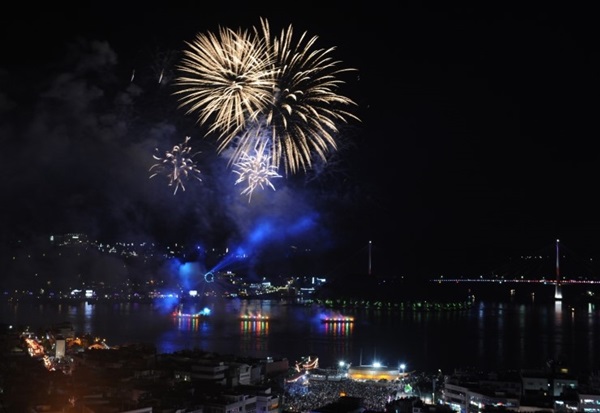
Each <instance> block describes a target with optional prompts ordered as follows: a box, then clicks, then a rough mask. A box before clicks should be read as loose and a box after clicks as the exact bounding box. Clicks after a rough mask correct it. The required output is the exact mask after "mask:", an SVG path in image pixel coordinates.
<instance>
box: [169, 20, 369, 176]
mask: <svg viewBox="0 0 600 413" xmlns="http://www.w3.org/2000/svg"><path fill="white" fill-rule="evenodd" d="M316 41H317V37H316V36H315V37H312V38H309V37H308V36H307V35H306V33H303V34H302V35H301V36H300V38H299V39H298V41H297V42H296V41H295V39H294V35H293V29H292V26H291V25H290V26H289V27H288V28H287V29H284V30H282V31H281V34H280V36H279V37H276V38H273V37H272V36H271V31H270V28H269V23H268V21H267V20H266V19H262V18H261V28H260V29H259V28H256V27H254V28H253V33H249V32H247V31H243V30H241V29H238V30H237V31H234V30H231V29H226V28H221V29H220V31H219V35H215V34H212V33H209V34H207V35H202V34H199V35H197V36H196V39H195V41H194V42H192V43H188V46H189V49H188V50H187V51H184V58H183V60H182V63H181V64H180V66H179V69H180V70H181V71H182V73H183V75H182V76H181V77H179V78H177V79H176V83H177V84H178V85H179V86H182V87H183V88H182V89H181V90H178V91H176V92H175V94H179V95H180V100H181V102H182V103H181V106H189V110H188V112H187V113H188V114H189V113H192V112H198V113H199V117H198V122H199V123H200V124H209V130H208V133H207V134H211V133H215V132H216V133H217V134H218V142H219V145H218V147H217V150H218V152H222V151H224V150H225V149H232V151H231V157H230V164H231V165H236V164H239V163H245V162H246V161H247V159H246V157H247V154H248V153H252V151H253V150H254V149H255V148H256V146H257V143H256V142H257V139H264V138H262V137H261V138H258V137H257V134H256V133H255V131H256V130H260V131H262V132H264V133H263V134H262V135H261V136H264V134H266V135H268V136H269V143H268V144H267V146H265V147H264V149H265V150H266V151H268V153H269V156H270V163H271V164H272V165H273V167H274V168H275V170H278V169H279V166H280V165H283V167H284V169H285V173H286V175H287V174H295V173H297V172H299V171H304V172H306V171H307V170H309V169H310V168H311V167H312V162H313V159H315V158H316V159H318V160H319V161H326V160H327V155H328V154H329V153H331V152H332V151H335V150H337V144H336V135H338V133H339V131H338V129H337V125H338V123H339V122H343V123H348V122H349V121H350V120H351V119H353V120H359V119H358V118H357V117H356V116H355V115H353V114H352V113H351V112H350V111H348V110H346V108H348V107H349V106H355V105H356V103H355V102H354V101H352V100H351V99H350V98H348V97H345V96H343V95H340V94H339V93H338V90H339V88H340V86H341V85H342V84H343V81H341V80H340V79H338V76H339V75H340V74H342V73H344V72H349V71H354V70H355V69H350V68H348V69H344V68H341V67H340V64H341V62H340V61H337V60H334V59H333V58H332V57H331V54H332V52H333V51H334V50H335V49H334V48H329V49H317V48H315V47H314V46H315V43H316ZM181 106H180V107H181ZM211 121H213V122H212V123H210V122H211ZM261 145H263V144H261ZM263 146H264V145H263Z"/></svg>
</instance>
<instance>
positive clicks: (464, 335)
mask: <svg viewBox="0 0 600 413" xmlns="http://www.w3.org/2000/svg"><path fill="white" fill-rule="evenodd" d="M189 305H190V307H189V308H190V310H191V311H193V310H194V309H195V308H196V307H197V308H200V307H203V306H205V305H206V306H209V307H210V309H211V311H212V313H211V316H210V317H208V318H177V317H173V316H172V315H171V312H170V311H166V310H165V306H163V305H162V304H161V303H154V304H140V303H96V304H89V303H87V304H86V303H78V304H64V303H63V304H56V303H35V302H29V303H28V302H22V303H18V304H14V303H8V302H5V301H0V323H5V324H13V325H16V326H23V325H29V326H31V327H32V328H33V329H38V330H39V329H44V328H48V327H50V326H52V325H53V324H56V323H60V322H64V321H68V322H70V323H72V324H73V326H74V328H75V330H76V331H77V332H81V333H91V334H93V335H95V336H100V337H104V338H106V340H107V342H108V344H109V345H119V344H128V343H147V344H154V345H155V346H156V348H157V350H158V351H159V352H160V353H172V352H175V351H178V350H182V349H199V350H205V351H210V352H216V353H220V354H234V355H240V356H251V357H267V356H271V357H275V358H278V357H286V358H288V359H289V360H290V363H293V362H294V361H296V360H299V359H300V358H301V357H302V356H306V355H316V356H318V357H319V359H320V361H321V365H322V366H333V365H335V364H337V362H338V361H339V360H345V361H348V362H351V363H352V364H354V365H356V364H371V363H372V362H374V361H380V362H382V363H383V364H385V365H388V366H396V365H399V364H401V363H406V364H407V365H408V367H407V369H408V370H420V371H436V370H437V369H442V370H443V371H444V370H446V371H448V370H453V369H454V368H458V367H477V368H480V369H484V370H494V369H504V368H507V369H508V368H541V367H544V366H545V365H546V362H547V361H549V360H555V361H562V362H563V363H564V364H565V365H568V366H570V367H571V368H572V369H573V370H598V369H600V366H599V363H600V356H596V351H595V350H596V343H598V342H599V338H600V310H599V309H598V308H597V307H596V306H594V305H583V306H581V307H577V308H572V307H569V306H567V305H565V304H564V303H559V304H554V303H551V304H539V303H528V304H517V303H485V302H480V303H477V304H476V307H474V308H472V309H470V310H466V311H454V312H410V311H409V312H399V313H388V312H385V311H376V312H369V311H367V310H364V309H362V310H353V311H344V312H343V313H344V314H345V315H348V316H353V317H354V323H341V324H328V323H322V322H321V321H320V320H321V316H322V315H323V314H324V313H327V312H331V311H327V310H325V309H323V308H319V307H317V306H314V305H313V306H307V305H295V304H291V303H287V302H280V301H270V300H223V301H221V300H216V299H215V300H211V301H210V302H206V303H201V305H200V303H196V304H194V303H190V304H189ZM194 305H196V307H194ZM242 314H254V315H257V314H261V315H267V316H269V321H243V320H240V316H241V315H242Z"/></svg>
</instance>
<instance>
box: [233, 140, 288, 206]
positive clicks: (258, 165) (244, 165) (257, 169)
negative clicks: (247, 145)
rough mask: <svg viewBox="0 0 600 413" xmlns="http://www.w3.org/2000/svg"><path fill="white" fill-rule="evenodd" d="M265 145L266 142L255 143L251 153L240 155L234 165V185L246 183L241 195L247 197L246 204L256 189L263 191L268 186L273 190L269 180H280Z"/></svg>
mask: <svg viewBox="0 0 600 413" xmlns="http://www.w3.org/2000/svg"><path fill="white" fill-rule="evenodd" d="M266 145H267V142H266V141H263V142H260V141H257V146H256V147H255V148H254V149H253V150H252V153H251V154H248V153H244V154H242V156H241V157H240V160H239V161H238V162H236V163H235V164H234V169H233V172H234V173H236V174H238V175H239V177H238V179H237V180H236V181H235V185H237V184H240V183H246V185H247V186H246V188H244V190H242V192H241V194H242V195H248V202H250V200H251V199H252V193H253V192H254V190H255V189H256V188H257V187H260V188H261V189H264V188H265V186H269V187H270V188H271V189H273V190H275V186H274V185H273V183H272V182H271V179H273V178H281V175H279V174H278V173H277V168H276V167H275V165H273V164H272V162H271V156H270V154H269V153H268V151H267V150H266Z"/></svg>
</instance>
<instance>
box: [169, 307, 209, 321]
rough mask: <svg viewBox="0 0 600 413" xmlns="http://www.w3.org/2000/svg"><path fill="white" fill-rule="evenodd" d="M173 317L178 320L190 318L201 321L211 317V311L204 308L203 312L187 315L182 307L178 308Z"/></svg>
mask: <svg viewBox="0 0 600 413" xmlns="http://www.w3.org/2000/svg"><path fill="white" fill-rule="evenodd" d="M172 316H173V317H176V318H190V319H200V318H208V317H210V309H209V308H204V309H202V310H201V311H198V312H194V313H186V312H184V311H183V307H182V306H181V305H179V306H177V308H175V310H173V313H172Z"/></svg>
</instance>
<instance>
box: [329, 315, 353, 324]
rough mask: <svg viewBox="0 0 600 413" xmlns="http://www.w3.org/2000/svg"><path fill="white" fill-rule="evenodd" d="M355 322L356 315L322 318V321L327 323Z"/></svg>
mask: <svg viewBox="0 0 600 413" xmlns="http://www.w3.org/2000/svg"><path fill="white" fill-rule="evenodd" d="M353 322H354V317H350V316H333V317H324V318H322V319H321V323H325V324H349V323H353Z"/></svg>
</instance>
